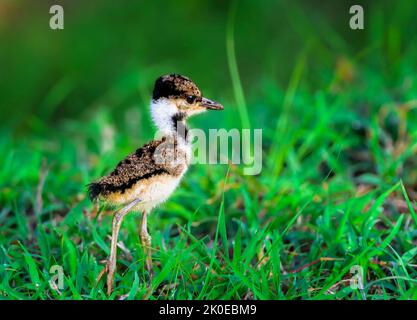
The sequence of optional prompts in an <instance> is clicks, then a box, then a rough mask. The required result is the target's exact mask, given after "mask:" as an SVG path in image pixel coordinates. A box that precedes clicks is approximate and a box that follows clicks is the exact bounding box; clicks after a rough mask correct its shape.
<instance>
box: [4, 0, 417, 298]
mask: <svg viewBox="0 0 417 320" xmlns="http://www.w3.org/2000/svg"><path fill="white" fill-rule="evenodd" d="M109 3H110V2H108V3H107V2H106V5H103V7H101V9H98V12H97V14H96V15H94V17H92V19H93V22H95V23H101V26H102V27H103V26H104V23H105V21H107V20H105V19H104V20H103V21H104V22H103V21H102V20H100V17H103V16H104V17H108V16H107V14H108V13H109V12H112V11H115V14H114V16H115V17H116V18H115V19H119V18H118V17H119V15H118V14H119V13H126V9H120V8H119V9H116V8H112V7H111V5H110V4H109ZM381 3H382V4H381V5H380V6H378V7H377V6H376V5H375V6H372V7H369V9H372V10H371V11H369V15H368V19H369V20H367V21H368V26H369V29H367V30H366V32H365V31H364V32H363V33H361V34H358V35H357V36H356V35H351V34H350V33H349V31H347V30H345V29H343V28H344V27H343V26H342V25H339V24H338V23H337V22H335V21H334V20H335V18H332V17H331V16H330V15H326V13H325V11H324V12H321V13H320V12H319V13H311V12H310V11H309V10H311V9H309V7H308V6H309V5H308V4H307V3H305V2H296V3H295V4H292V5H290V4H288V6H287V7H285V8H286V10H287V13H288V15H286V16H285V25H286V26H287V29H282V30H283V31H280V32H282V35H281V36H282V37H280V39H281V40H280V41H277V40H274V41H268V39H270V38H274V37H275V36H276V34H275V33H274V32H273V31H271V34H265V32H262V30H260V31H259V30H255V31H254V30H252V29H251V28H250V25H246V24H244V23H243V22H242V21H249V22H248V24H250V22H251V23H255V24H256V23H260V22H259V21H262V23H263V24H259V25H257V26H258V27H259V28H262V26H264V25H265V26H266V25H268V23H270V22H271V21H275V20H273V19H272V18H271V15H273V14H274V12H275V13H276V12H277V11H276V10H277V9H279V8H281V9H282V8H284V5H283V4H277V3H275V2H273V1H265V3H264V6H259V7H254V5H253V4H252V2H249V1H243V2H236V3H234V4H232V6H231V7H230V8H229V6H226V8H224V10H223V11H222V10H219V11H217V10H218V9H219V8H217V7H215V6H214V5H213V6H214V7H211V6H210V5H208V4H204V5H203V4H200V6H206V7H204V8H205V10H206V11H204V10H201V12H203V13H202V15H203V16H202V17H201V21H199V22H195V23H196V25H195V26H194V27H195V29H194V30H190V29H187V28H185V27H184V26H185V22H181V21H182V20H181V19H179V18H178V21H177V22H178V25H176V27H175V28H176V29H175V31H176V32H180V30H181V32H184V33H185V35H188V36H190V37H189V39H190V41H195V40H194V38H192V37H191V35H193V32H197V31H196V30H198V31H202V30H205V29H204V28H205V26H207V25H210V23H209V20H207V19H209V18H208V17H211V16H213V17H214V18H213V19H217V20H218V21H221V22H222V25H223V26H224V28H222V27H216V26H215V25H213V30H212V31H211V33H210V34H209V35H207V36H206V37H207V39H206V41H207V43H210V42H211V43H221V44H223V45H224V47H223V48H222V50H223V51H221V50H219V52H217V53H216V55H215V56H214V57H213V60H210V61H214V62H217V63H218V65H219V66H220V68H219V69H216V70H221V76H220V78H221V80H220V83H216V79H217V78H216V76H215V74H216V72H215V71H213V70H212V69H213V68H211V66H210V65H207V64H206V65H205V66H204V65H203V61H205V60H207V59H208V57H210V55H209V54H208V53H207V52H206V50H205V49H204V48H198V47H197V46H195V45H194V46H192V50H191V49H188V48H185V47H182V46H181V45H180V44H178V51H179V52H181V53H182V54H183V55H184V58H181V57H180V56H178V57H174V59H173V60H175V61H176V62H173V61H169V59H168V58H165V59H166V60H161V61H162V62H160V63H155V64H151V63H146V61H150V60H147V59H150V58H149V57H151V55H152V54H154V53H155V52H156V51H155V52H152V51H151V49H149V52H147V53H146V54H145V53H142V54H143V56H140V59H139V60H140V61H139V62H138V61H136V60H135V58H134V56H133V55H132V56H131V57H130V58H131V59H132V60H129V61H130V62H129V63H128V64H126V65H123V64H122V65H117V64H116V63H115V64H111V63H109V64H106V63H98V65H97V66H96V68H97V69H96V70H95V71H94V70H93V69H87V70H88V71H89V72H86V74H85V77H87V79H83V78H82V77H81V75H82V74H81V75H79V74H78V73H77V72H78V71H77V72H71V71H68V70H66V71H65V70H63V71H62V74H61V73H59V72H58V74H55V75H52V76H51V77H52V78H54V79H55V80H57V82H56V83H55V84H54V85H51V86H50V85H49V82H48V81H49V80H47V79H44V80H45V83H48V85H45V86H44V87H43V88H40V87H38V85H37V83H38V82H37V81H38V77H39V75H38V73H39V70H46V69H42V68H44V67H42V66H33V67H32V68H33V69H30V70H29V71H30V72H28V73H27V76H26V80H25V81H24V82H23V83H22V85H21V87H22V92H23V96H22V97H20V92H19V90H17V89H13V90H12V89H11V84H12V83H19V81H21V80H22V79H24V77H23V71H22V70H21V69H19V68H20V67H19V61H22V60H21V59H22V58H21V55H23V53H21V51H20V49H21V48H22V47H25V46H26V45H28V46H29V44H26V42H25V41H23V40H22V39H21V38H18V37H17V38H16V39H15V40H14V41H15V42H13V43H14V45H15V47H13V48H14V49H15V50H17V51H16V52H17V53H16V55H17V56H16V58H14V60H13V59H11V58H10V57H7V58H8V59H10V65H12V66H14V69H13V70H14V73H13V74H12V76H11V79H10V83H9V84H5V86H4V87H3V89H2V91H1V95H2V97H3V98H4V99H3V102H4V103H5V104H4V105H5V106H6V107H4V108H2V109H1V111H2V114H4V115H5V117H4V119H6V120H7V121H6V120H5V125H4V126H2V128H1V129H0V167H1V170H0V297H1V298H3V299H108V298H110V299H115V298H120V297H123V298H125V299H142V298H148V299H356V300H362V299H367V300H372V299H387V300H388V299H417V286H416V283H417V269H416V267H417V262H416V255H417V249H416V244H417V214H416V206H417V202H416V201H417V183H416V181H417V157H416V154H417V121H416V120H415V119H417V94H416V92H417V74H416V72H415V70H416V67H417V66H416V61H417V45H416V43H417V41H415V40H416V39H415V38H416V36H415V35H409V34H408V30H413V28H414V26H415V24H416V21H414V20H415V19H413V17H412V15H410V14H409V12H413V10H414V12H415V9H416V8H415V6H413V5H411V4H409V3H410V2H406V1H400V2H397V3H398V4H397V5H394V4H391V5H392V6H393V7H390V6H389V5H388V2H381ZM234 5H236V6H234ZM195 6H196V7H192V8H189V7H187V6H184V8H188V9H187V10H191V11H192V10H196V11H197V12H200V10H197V9H202V8H200V7H198V5H195ZM170 9H171V10H172V11H173V12H175V13H176V14H178V15H179V17H182V16H181V14H183V13H181V12H182V11H181V10H179V9H176V8H175V7H173V8H170ZM339 9H340V10H345V9H344V7H343V6H341V7H340V8H339ZM118 10H120V11H118ZM148 10H150V12H153V11H152V10H156V9H155V8H154V7H151V6H150V7H149V8H148ZM175 10H178V11H175ZM184 10H185V9H184ZM266 11H268V12H266ZM132 12H133V13H132V14H138V15H140V17H142V18H143V19H145V21H147V20H146V19H147V17H146V16H144V15H143V13H134V11H132ZM215 12H222V13H221V14H220V13H219V14H217V15H216V14H215ZM252 12H256V13H257V14H258V15H260V17H261V18H259V17H258V16H257V15H255V17H258V18H253V19H255V20H245V18H247V19H249V18H248V17H251V13H252ZM280 12H283V10H281V11H280ZM310 13H311V16H310ZM71 14H73V15H71ZM210 14H211V16H210ZM339 14H340V13H339ZM85 15H86V13H80V16H75V15H74V13H71V12H69V17H68V18H66V19H67V21H68V27H66V31H65V32H67V33H63V35H64V38H63V39H61V41H62V44H61V45H62V47H63V48H67V49H69V48H71V46H72V41H73V39H74V38H73V37H75V35H74V34H76V33H77V34H79V32H78V31H77V29H76V28H77V26H76V25H75V24H74V22H72V23H73V25H72V24H71V17H73V18H74V19H78V20H77V21H84V20H83V19H86V18H85ZM235 15H236V16H235ZM34 16H36V15H35V14H34ZM342 16H343V15H342ZM120 17H122V15H120ZM151 18H152V15H150V17H149V18H148V19H150V20H149V21H148V22H149V23H150V21H151ZM94 19H96V20H94ZM120 19H121V18H120ZM173 19H176V18H173ZM258 19H259V20H258ZM283 19H284V18H283ZM217 20H216V21H217ZM120 21H122V20H120ZM120 21H119V22H120ZM381 21H385V23H383V24H381ZM31 23H33V24H34V25H36V26H37V25H38V24H39V22H37V20H36V19H34V22H33V21H32V22H31ZM120 23H121V22H120ZM123 23H124V24H123V25H122V26H125V28H126V29H123V28H122V26H120V25H117V24H116V25H115V29H116V31H115V33H114V34H109V41H110V42H111V41H116V40H115V39H116V38H117V37H118V36H117V35H118V34H120V32H122V31H123V32H124V31H126V32H127V33H128V37H126V39H132V38H133V37H135V32H139V33H140V34H139V35H138V36H137V37H138V38H140V37H145V38H146V35H147V36H148V37H147V38H146V39H148V40H149V41H150V42H152V43H153V44H154V45H155V43H158V41H157V39H155V38H154V37H150V35H151V34H153V32H155V33H158V32H159V31H160V30H155V31H149V30H145V31H144V30H142V29H140V30H138V29H135V22H130V20H129V21H126V22H123ZM181 23H182V24H181ZM281 23H283V22H281ZM161 24H164V22H161ZM277 24H278V25H279V24H280V22H277ZM412 26H413V28H412ZM39 28H41V27H39ZM72 28H73V29H72ZM91 28H92V29H87V30H86V31H85V32H86V33H87V34H86V35H85V37H83V38H82V41H83V43H88V42H89V41H92V42H93V43H94V44H95V45H93V46H91V48H89V49H88V50H87V49H86V51H85V52H82V55H81V57H82V58H83V59H80V61H78V60H72V59H76V58H75V57H76V55H74V56H73V54H74V53H71V50H69V51H68V52H67V53H65V54H64V56H63V57H61V58H60V59H62V60H57V61H55V60H54V59H57V58H53V61H49V63H50V64H51V65H53V66H56V67H57V66H58V67H61V68H63V69H65V67H63V66H66V65H67V64H68V63H70V64H71V61H72V63H73V65H74V67H75V69H76V70H79V68H82V66H85V67H86V68H87V65H88V66H89V65H90V64H89V63H90V62H91V61H94V60H95V59H104V58H103V57H102V51H101V48H102V47H101V46H100V41H101V40H100V39H99V38H97V37H94V35H95V34H100V29H99V28H98V29H94V27H91ZM161 28H165V25H162V27H161ZM265 28H266V27H265ZM74 29H75V30H74ZM18 30H20V31H19V32H21V33H19V35H21V36H22V37H23V35H25V34H26V33H25V32H26V31H25V30H26V29H25V28H23V27H22V29H18ZM39 30H41V29H39ZM39 30H38V31H36V30H35V31H33V32H34V37H35V38H36V39H38V38H39V39H42V36H41V35H42V32H41V31H39ZM121 30H122V31H121ZM131 30H134V31H131ZM250 30H252V31H250ZM414 30H415V29H414ZM0 31H1V29H0ZM38 32H39V33H38ZM43 32H45V31H43ZM147 32H148V33H147ZM167 32H168V33H170V32H171V31H170V30H167ZM0 34H1V33H0ZM22 34H23V35H22ZM180 34H182V33H180ZM245 34H248V38H247V39H246V40H247V42H245V41H246V40H245V38H244V36H245ZM324 35H327V36H324ZM2 36H3V37H6V36H7V35H4V34H2ZM355 37H357V38H355ZM352 38H354V39H356V40H357V41H358V43H355V44H352V43H350V40H349V39H352ZM126 39H124V40H121V41H122V43H123V45H124V46H126V47H129V46H130V47H129V48H130V49H131V50H133V52H134V51H135V50H136V49H138V48H139V49H143V48H144V46H145V45H146V43H145V44H143V43H139V44H135V43H134V42H132V43H130V42H129V41H128V40H126ZM274 39H275V38H274ZM26 41H29V40H26ZM167 41H168V42H169V43H170V44H172V43H171V41H174V40H172V39H171V38H168V40H167ZM361 41H363V42H361ZM126 43H129V44H126ZM192 43H194V42H192ZM194 44H196V43H194ZM156 45H157V44H156ZM96 47H97V48H96ZM45 48H49V47H47V46H45V47H44V50H47V49H45ZM284 48H285V50H284ZM18 49H19V50H18ZM139 49H138V52H139V51H140V50H139ZM260 49H262V50H260ZM74 50H75V51H77V50H81V49H80V48H74ZM189 50H191V51H189ZM26 54H27V55H28V56H29V57H31V58H32V59H35V60H36V59H37V58H38V57H37V56H36V55H37V54H39V53H38V52H32V51H30V50H29V51H27V53H26ZM77 54H80V52H78V51H77ZM112 54H114V55H115V56H116V57H119V56H118V55H117V54H116V53H115V52H113V53H112ZM119 54H127V53H125V51H123V53H121V52H119ZM138 54H139V53H138ZM155 54H159V55H161V53H160V51H158V52H156V53H155ZM187 54H188V55H190V54H193V56H194V57H195V59H196V61H194V62H190V59H189V56H187ZM253 57H257V61H260V62H259V65H256V64H253V65H252V64H251V63H249V62H248V61H252V60H250V59H252V58H253ZM0 58H2V56H0ZM141 59H142V60H141ZM200 59H201V60H200ZM84 60H85V61H84ZM0 61H3V60H1V59H0ZM98 61H100V62H103V61H102V60H98ZM277 61H278V62H277ZM214 62H213V63H214ZM245 62H246V63H245ZM13 63H14V64H15V65H13ZM45 63H46V62H45ZM84 63H85V64H84ZM190 63H191V64H193V63H194V65H190ZM36 68H40V69H39V70H37V69H36ZM176 68H177V69H178V70H179V71H178V72H182V73H187V71H189V72H190V73H191V77H192V78H195V80H196V81H197V82H198V83H202V84H201V86H202V88H203V90H204V92H207V96H209V97H212V98H213V99H215V100H218V101H221V102H222V103H223V104H224V106H225V110H224V111H223V113H221V114H220V113H216V114H213V113H211V114H210V113H207V114H205V115H201V116H199V118H198V119H197V118H196V119H193V120H192V121H191V127H202V128H204V129H205V130H207V129H208V128H225V129H230V128H235V127H237V128H242V127H243V128H245V127H249V126H250V127H251V128H262V129H263V170H262V172H261V174H260V175H258V176H245V175H243V167H242V166H235V165H230V166H228V165H202V164H197V165H194V166H193V167H191V168H190V170H189V172H187V174H186V176H185V177H184V180H183V181H182V183H181V187H180V188H179V189H178V190H177V191H176V192H175V193H174V195H173V197H171V198H170V199H169V201H167V202H166V203H165V204H164V205H163V206H161V207H160V208H158V209H156V210H155V211H154V212H153V213H152V214H151V216H150V217H149V221H148V225H149V232H150V234H151V236H152V243H153V254H152V256H153V261H154V269H155V270H154V271H155V275H154V277H153V279H152V281H151V283H150V285H148V284H149V276H148V274H147V272H146V270H145V268H144V254H143V251H142V248H141V245H140V241H139V235H138V226H139V223H138V222H139V217H138V216H137V215H135V214H131V215H129V216H128V217H127V218H126V219H125V221H124V223H123V226H122V229H121V232H120V237H119V240H120V242H121V244H122V249H119V251H118V261H117V270H118V272H117V275H116V283H115V290H114V293H113V294H112V296H111V297H107V296H106V294H105V292H106V290H105V287H104V281H101V282H100V283H98V284H97V283H96V278H97V276H98V274H99V273H100V271H101V270H102V268H103V266H104V260H105V259H106V257H107V255H108V254H109V245H110V240H109V235H110V230H111V215H109V214H106V213H111V210H110V209H108V208H104V207H103V208H101V209H100V213H103V215H102V219H99V218H98V215H96V213H97V208H96V207H95V206H94V205H93V204H92V203H90V201H89V200H88V199H87V198H86V196H87V194H86V187H85V186H86V185H87V184H88V183H89V182H91V181H93V180H94V179H96V178H97V177H100V176H101V175H103V174H105V173H107V172H109V170H110V169H112V167H113V166H114V165H116V164H117V162H118V161H119V160H120V159H121V158H123V157H124V156H125V155H127V154H128V153H130V152H131V151H132V150H134V149H135V148H137V147H138V146H139V145H141V144H142V143H144V142H145V141H147V140H149V139H151V138H152V129H151V126H150V125H149V124H148V120H149V112H148V110H147V107H148V100H149V95H150V92H151V87H152V85H153V81H154V79H155V77H156V76H157V75H159V74H160V73H166V70H169V71H168V72H170V71H172V69H175V70H176ZM116 70H117V71H116ZM190 70H196V71H190ZM201 70H204V71H207V74H208V76H207V77H204V76H201V74H200V75H199V72H198V71H201ZM272 70H273V71H272ZM51 73H52V74H53V72H52V71H51ZM193 73H194V74H193ZM203 74H204V73H203ZM104 75H107V77H106V76H104ZM194 75H195V76H194ZM210 76H212V77H213V78H212V79H210ZM199 78H200V79H199ZM84 81H85V82H84ZM88 81H90V82H89V83H87V82H88ZM106 81H108V82H109V83H107V82H106ZM30 84H32V85H33V86H35V88H36V90H37V91H36V92H38V94H35V93H33V92H32V91H31V90H30V89H29V87H31V86H30ZM6 85H7V86H6ZM100 86H102V87H101V88H103V89H100ZM25 88H26V89H25ZM206 88H207V89H206ZM25 90H26V91H25ZM33 90H35V89H33ZM25 93H26V94H25ZM17 97H18V98H17ZM77 97H78V98H77ZM13 98H16V103H20V104H18V105H17V107H16V110H19V113H18V112H17V111H16V112H10V110H11V108H10V104H7V103H10V101H13ZM6 102H7V103H6ZM7 106H8V107H7ZM31 108H33V110H32V109H31ZM84 109H85V110H84ZM58 110H61V111H62V113H63V115H61V114H60V112H58ZM77 110H78V111H77ZM77 112H78V113H77ZM19 114H20V115H22V114H24V117H22V116H19ZM55 265H58V266H62V268H63V271H64V274H65V279H64V289H62V290H56V289H54V288H53V287H51V286H50V284H49V281H50V279H51V277H52V276H53V273H50V270H51V267H53V266H55ZM353 266H360V267H362V268H363V274H364V277H365V279H364V287H363V289H352V288H351V287H350V285H349V284H350V282H349V280H350V279H351V278H352V277H353V276H354V274H353V273H351V272H350V271H351V268H352V267H353Z"/></svg>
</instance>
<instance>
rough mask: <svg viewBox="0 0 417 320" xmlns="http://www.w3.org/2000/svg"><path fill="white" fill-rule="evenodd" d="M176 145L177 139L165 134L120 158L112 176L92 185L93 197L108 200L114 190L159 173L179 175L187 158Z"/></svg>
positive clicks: (126, 187) (92, 198)
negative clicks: (122, 158) (167, 136)
mask: <svg viewBox="0 0 417 320" xmlns="http://www.w3.org/2000/svg"><path fill="white" fill-rule="evenodd" d="M176 146H177V140H176V139H167V138H166V137H164V138H162V140H155V141H152V142H150V143H148V144H145V145H144V146H143V147H141V148H139V149H137V150H136V151H135V152H134V153H132V154H130V155H128V156H127V157H126V158H125V159H124V160H122V161H120V162H119V163H118V165H117V166H116V168H115V169H114V170H113V171H112V172H111V173H110V174H109V175H107V176H104V177H102V178H100V179H99V180H98V181H97V182H93V183H91V184H89V186H88V188H89V196H90V199H91V200H95V199H97V198H104V199H105V198H106V197H107V196H109V195H111V194H112V193H116V192H121V193H124V192H125V191H126V190H128V189H130V188H131V187H132V186H133V185H135V184H136V183H137V182H138V181H140V180H146V179H150V178H152V177H154V176H157V175H165V174H167V175H172V176H178V175H179V174H180V173H181V172H182V170H183V168H184V166H185V165H187V161H188V159H187V158H186V155H185V154H184V153H183V152H181V151H180V150H178V148H177V147H176Z"/></svg>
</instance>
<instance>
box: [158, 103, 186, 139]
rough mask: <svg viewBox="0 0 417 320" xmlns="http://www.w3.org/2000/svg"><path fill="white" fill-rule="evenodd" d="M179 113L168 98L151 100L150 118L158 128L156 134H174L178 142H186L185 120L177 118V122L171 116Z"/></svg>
mask: <svg viewBox="0 0 417 320" xmlns="http://www.w3.org/2000/svg"><path fill="white" fill-rule="evenodd" d="M178 113H179V111H178V108H177V106H176V105H175V104H174V103H172V102H171V101H169V100H168V99H158V100H156V101H155V100H152V102H151V115H152V120H153V122H154V123H155V125H156V127H157V129H158V132H157V134H158V136H176V137H178V138H182V139H178V140H179V142H180V143H181V142H182V143H185V144H188V141H187V138H186V137H187V127H186V124H185V120H181V119H178V120H177V123H175V121H174V120H173V117H174V116H175V115H177V114H178Z"/></svg>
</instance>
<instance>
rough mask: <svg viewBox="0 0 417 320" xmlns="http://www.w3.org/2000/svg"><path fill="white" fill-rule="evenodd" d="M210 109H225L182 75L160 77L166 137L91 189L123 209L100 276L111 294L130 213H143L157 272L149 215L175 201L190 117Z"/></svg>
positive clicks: (160, 120)
mask: <svg viewBox="0 0 417 320" xmlns="http://www.w3.org/2000/svg"><path fill="white" fill-rule="evenodd" d="M207 110H223V106H222V105H221V104H219V103H217V102H215V101H212V100H210V99H207V98H205V97H203V96H202V94H201V91H200V90H199V89H198V87H197V86H196V84H195V83H194V82H193V81H191V80H190V79H189V78H187V77H184V76H181V75H178V74H170V75H165V76H161V77H159V78H158V79H157V80H156V82H155V86H154V90H153V95H152V101H151V115H152V120H153V122H154V124H155V126H156V128H157V129H158V131H159V133H160V134H161V136H162V138H161V139H159V140H154V141H151V142H149V143H147V144H145V145H144V146H143V147H141V148H139V149H137V150H136V151H135V152H134V153H132V154H130V155H128V156H127V157H126V158H125V159H124V160H122V161H120V162H119V163H118V165H117V166H116V168H115V169H114V170H113V171H112V172H111V173H110V174H109V175H107V176H104V177H102V178H100V179H98V180H97V181H96V182H93V183H91V184H89V185H88V191H89V196H90V199H91V200H92V201H95V200H99V201H103V202H106V203H110V204H113V205H119V206H121V209H120V210H118V211H116V212H115V213H114V217H113V226H112V238H111V247H110V256H109V258H108V260H107V264H106V267H105V268H104V270H103V271H102V272H101V273H100V275H99V277H98V281H99V280H100V278H101V277H102V275H103V274H104V273H107V293H108V295H110V294H111V292H112V289H113V282H114V274H115V271H116V255H117V238H118V234H119V230H120V226H121V224H122V221H123V218H124V217H125V216H126V215H127V214H128V213H129V212H132V211H137V212H141V213H142V224H141V228H140V229H141V231H140V239H141V243H142V246H143V249H144V252H145V254H146V268H147V270H148V271H149V273H150V274H151V273H152V258H151V237H150V236H149V233H148V230H147V216H148V214H149V213H150V212H151V210H152V209H153V208H155V207H156V206H157V205H159V204H161V203H162V202H164V201H165V200H167V199H168V198H169V196H170V195H171V194H172V192H173V191H174V190H175V189H176V187H177V186H178V184H179V182H180V180H181V178H182V177H183V176H184V173H185V172H186V171H187V169H188V166H189V164H190V160H191V142H190V139H189V135H188V129H187V125H186V120H187V118H188V117H190V116H193V115H196V114H199V113H202V112H204V111H207Z"/></svg>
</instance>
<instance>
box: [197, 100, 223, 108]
mask: <svg viewBox="0 0 417 320" xmlns="http://www.w3.org/2000/svg"><path fill="white" fill-rule="evenodd" d="M200 105H201V106H202V107H203V108H206V109H207V110H223V109H224V108H223V106H222V105H221V104H220V103H218V102H216V101H213V100H210V99H207V98H202V99H201V102H200Z"/></svg>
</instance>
